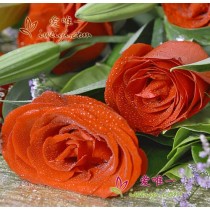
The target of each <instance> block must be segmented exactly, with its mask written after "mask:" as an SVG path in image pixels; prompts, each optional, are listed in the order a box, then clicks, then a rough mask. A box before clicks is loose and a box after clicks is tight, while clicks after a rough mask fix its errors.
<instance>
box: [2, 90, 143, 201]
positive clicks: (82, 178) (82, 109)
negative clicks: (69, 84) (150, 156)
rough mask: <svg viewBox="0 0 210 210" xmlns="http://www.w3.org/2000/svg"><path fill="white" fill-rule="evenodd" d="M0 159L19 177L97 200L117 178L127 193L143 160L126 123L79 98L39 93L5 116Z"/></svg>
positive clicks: (103, 107)
mask: <svg viewBox="0 0 210 210" xmlns="http://www.w3.org/2000/svg"><path fill="white" fill-rule="evenodd" d="M2 139H3V156H4V158H5V160H6V161H7V163H8V164H9V166H10V167H11V169H12V170H14V171H15V172H16V173H17V174H18V175H20V176H21V177H22V178H23V179H26V180H28V181H31V182H33V183H40V184H45V185H49V186H53V187H56V188H61V189H66V190H71V191H75V192H78V193H82V194H86V195H95V196H99V197H104V198H105V197H109V196H116V194H114V193H112V192H111V191H110V187H115V181H116V179H117V178H118V177H120V178H121V180H122V181H126V183H127V186H126V188H125V189H124V188H123V189H122V190H123V192H126V191H128V190H129V189H130V188H131V187H132V186H133V184H134V183H135V182H136V180H137V179H138V177H139V176H140V174H142V173H145V172H146V167H147V160H146V157H145V155H144V153H143V151H142V150H140V149H139V147H138V140H137V138H136V136H135V133H134V132H133V130H132V129H131V128H130V127H129V126H128V124H127V122H126V121H125V120H124V119H123V118H122V117H121V116H119V115H118V114H117V113H115V112H113V111H112V110H111V109H110V108H109V107H108V106H106V105H105V104H103V103H101V102H98V101H96V100H94V99H91V98H88V97H84V96H61V95H58V94H57V93H53V92H50V91H48V92H45V93H43V94H42V95H41V96H40V97H38V98H36V99H35V100H34V101H33V102H32V103H30V104H27V105H24V106H21V107H19V108H17V109H15V110H13V111H12V112H10V113H9V115H8V116H7V117H6V119H5V122H4V125H3V127H2Z"/></svg>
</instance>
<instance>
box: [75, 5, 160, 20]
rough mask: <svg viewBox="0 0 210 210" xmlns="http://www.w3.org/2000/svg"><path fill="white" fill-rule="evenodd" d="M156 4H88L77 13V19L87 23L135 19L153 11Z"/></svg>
mask: <svg viewBox="0 0 210 210" xmlns="http://www.w3.org/2000/svg"><path fill="white" fill-rule="evenodd" d="M155 5H156V4H148V3H146V4H142V3H137V4H121V3H105V4H103V3H100V4H86V5H84V6H83V7H81V8H80V9H79V10H77V12H76V15H75V16H76V17H77V18H79V19H81V20H84V21H87V22H107V21H108V22H111V21H116V20H123V19H128V18H131V17H134V16H135V15H138V14H140V13H145V12H147V11H149V10H151V9H152V8H153V7H154V6H155Z"/></svg>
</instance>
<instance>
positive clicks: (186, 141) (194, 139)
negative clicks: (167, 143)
mask: <svg viewBox="0 0 210 210" xmlns="http://www.w3.org/2000/svg"><path fill="white" fill-rule="evenodd" d="M197 142H200V139H199V136H198V135H197V136H196V135H195V136H188V137H187V138H186V139H183V141H182V142H181V143H180V144H179V145H177V147H174V148H173V149H172V150H171V152H170V153H169V154H168V156H167V157H168V158H173V156H174V155H175V154H176V152H177V150H178V148H184V147H189V145H192V144H194V143H197Z"/></svg>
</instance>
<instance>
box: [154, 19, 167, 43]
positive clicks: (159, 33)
mask: <svg viewBox="0 0 210 210" xmlns="http://www.w3.org/2000/svg"><path fill="white" fill-rule="evenodd" d="M164 41H165V31H164V26H163V20H162V19H161V18H157V19H156V20H155V23H154V28H153V33H152V43H151V44H152V46H153V47H157V46H159V45H160V44H162V43H163V42H164Z"/></svg>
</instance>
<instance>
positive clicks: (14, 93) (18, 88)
mask: <svg viewBox="0 0 210 210" xmlns="http://www.w3.org/2000/svg"><path fill="white" fill-rule="evenodd" d="M30 99H31V93H30V87H29V84H28V80H23V81H20V82H17V83H15V84H14V86H13V87H12V88H11V89H10V91H9V93H8V94H7V96H6V98H5V100H9V101H10V100H11V101H18V103H3V108H2V115H3V117H4V118H5V117H6V116H7V115H8V114H9V112H11V111H12V110H13V109H15V108H17V107H19V106H22V105H24V104H26V103H27V102H28V101H26V102H25V103H22V102H19V101H23V100H30Z"/></svg>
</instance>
